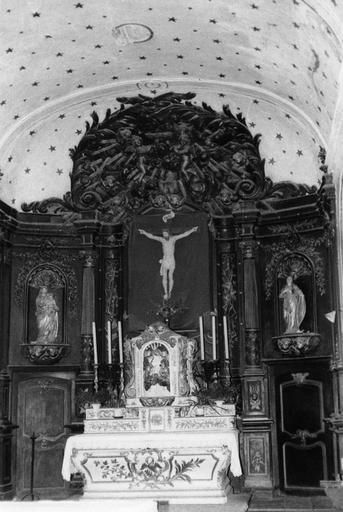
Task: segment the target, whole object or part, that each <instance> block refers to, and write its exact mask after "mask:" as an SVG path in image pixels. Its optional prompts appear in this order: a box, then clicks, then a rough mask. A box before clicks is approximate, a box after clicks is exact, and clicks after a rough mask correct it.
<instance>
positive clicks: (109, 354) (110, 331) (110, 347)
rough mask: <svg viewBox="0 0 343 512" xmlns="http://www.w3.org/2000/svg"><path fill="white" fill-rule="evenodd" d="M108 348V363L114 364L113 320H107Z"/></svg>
mask: <svg viewBox="0 0 343 512" xmlns="http://www.w3.org/2000/svg"><path fill="white" fill-rule="evenodd" d="M107 350H108V364H112V329H111V322H110V321H109V320H108V321H107Z"/></svg>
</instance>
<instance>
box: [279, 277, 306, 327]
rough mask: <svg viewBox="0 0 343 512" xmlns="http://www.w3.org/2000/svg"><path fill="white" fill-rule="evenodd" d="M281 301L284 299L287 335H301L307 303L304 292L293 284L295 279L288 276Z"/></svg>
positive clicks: (281, 294) (281, 293)
mask: <svg viewBox="0 0 343 512" xmlns="http://www.w3.org/2000/svg"><path fill="white" fill-rule="evenodd" d="M279 297H280V299H283V317H284V320H285V323H286V331H285V334H288V333H299V332H302V331H301V330H300V325H301V323H302V321H303V320H304V317H305V313H306V301H305V296H304V294H303V292H302V290H301V289H300V288H299V286H297V285H296V284H295V283H294V282H293V277H292V276H288V277H287V279H286V284H285V286H284V287H283V288H282V290H281V292H280V295H279Z"/></svg>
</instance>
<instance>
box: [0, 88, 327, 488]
mask: <svg viewBox="0 0 343 512" xmlns="http://www.w3.org/2000/svg"><path fill="white" fill-rule="evenodd" d="M194 97H195V95H194V94H193V93H186V94H177V93H172V92H169V93H166V94H163V95H160V96H156V97H147V96H142V95H139V96H137V97H131V98H125V97H123V98H119V99H118V100H119V102H120V103H121V107H120V108H119V109H117V110H114V111H111V110H110V109H108V111H107V112H106V115H105V118H104V119H103V120H100V119H99V117H98V115H97V114H96V113H95V112H93V114H92V123H91V124H89V123H87V125H86V130H85V133H84V135H83V136H82V138H81V140H80V142H79V144H78V145H77V147H75V148H73V149H71V151H70V155H71V158H72V161H73V169H72V173H71V189H70V191H69V192H68V193H67V194H65V196H64V197H63V198H49V199H46V200H43V201H40V202H33V203H30V204H24V205H23V206H22V208H23V211H24V213H20V214H19V213H16V212H15V211H14V210H12V209H10V208H9V207H7V206H5V205H4V206H3V207H2V209H1V213H0V228H1V229H2V233H3V237H2V240H1V250H2V272H3V273H4V269H9V268H11V269H12V272H13V276H18V275H19V273H20V264H22V265H23V264H26V261H29V259H30V258H26V257H24V256H20V255H19V256H18V257H16V258H15V260H16V261H15V263H13V264H12V263H11V261H10V260H9V257H8V253H9V251H11V250H12V249H14V250H15V251H17V253H18V248H20V251H19V252H22V249H21V248H22V246H23V244H24V245H25V251H26V252H28V253H29V254H32V253H34V252H37V250H38V247H39V246H40V244H41V243H42V241H43V239H46V238H47V237H50V238H52V239H54V243H55V245H56V247H57V250H58V251H59V252H60V255H62V254H66V251H69V254H72V255H73V258H74V260H73V261H72V263H71V265H72V267H73V269H74V273H75V276H76V280H77V289H78V304H79V308H78V309H77V312H76V317H73V318H71V316H70V314H69V313H70V311H69V312H68V307H69V306H68V303H66V311H67V315H66V317H67V320H66V325H65V330H64V331H63V335H64V338H63V340H64V342H66V343H69V344H70V345H71V352H70V354H68V355H65V356H64V358H63V359H62V360H60V361H59V362H56V363H54V364H53V365H51V370H50V371H54V369H57V368H59V367H63V365H64V366H65V367H68V365H71V366H72V365H78V366H79V368H80V372H79V375H78V377H77V379H76V381H75V389H76V397H75V396H74V395H72V396H71V400H72V401H73V402H75V403H76V406H77V407H76V410H75V413H73V418H72V419H73V421H72V422H71V424H72V425H74V426H72V427H71V428H73V429H76V428H78V427H77V426H76V425H77V422H78V421H80V419H82V414H81V412H82V411H81V409H82V408H83V406H84V405H85V402H86V401H89V400H90V399H91V396H92V386H93V378H94V373H93V354H92V321H95V322H96V326H97V340H98V350H99V354H98V355H99V363H100V367H99V377H100V381H99V385H100V386H102V389H103V390H105V391H106V386H107V384H108V383H109V380H110V375H111V372H112V374H113V371H114V372H115V371H116V370H115V368H114V366H115V364H116V362H117V361H118V357H119V351H118V329H117V327H118V325H117V322H118V320H120V319H121V320H123V327H124V337H125V335H128V336H131V337H133V336H137V335H139V334H140V333H139V332H130V329H129V322H128V320H127V319H128V317H130V314H131V313H132V311H130V301H129V299H128V297H129V293H128V283H129V275H130V258H129V257H128V253H129V247H130V243H131V242H132V236H131V235H130V233H131V229H132V226H133V225H138V224H135V223H137V221H138V222H140V221H141V220H142V219H148V217H149V216H151V217H154V218H155V219H157V220H158V226H159V229H160V230H161V232H162V228H170V227H171V228H172V230H173V229H176V228H175V226H177V220H178V218H180V219H181V217H182V216H187V215H189V216H191V215H193V216H196V215H201V216H202V219H206V220H207V224H208V231H207V233H206V235H207V238H206V240H207V241H206V246H204V248H203V249H202V251H203V254H204V258H205V259H206V262H207V267H208V272H207V273H206V277H203V276H201V277H203V279H206V287H207V288H206V289H207V290H208V297H207V299H208V305H207V306H206V307H208V310H207V311H203V316H204V337H205V355H206V358H211V342H212V339H211V336H212V333H211V318H212V317H211V314H212V315H213V314H214V315H216V319H217V322H216V326H217V333H216V334H217V354H218V364H217V365H216V369H217V370H218V371H217V374H216V379H215V380H212V381H211V382H210V387H211V392H212V393H213V394H214V395H215V394H216V393H218V392H220V393H223V390H224V395H225V396H223V398H224V399H226V400H227V401H230V402H234V403H235V404H236V407H237V410H238V411H239V412H240V413H241V417H242V423H241V429H242V433H243V437H242V439H243V442H242V447H243V449H242V454H241V455H242V459H243V461H244V467H245V477H246V482H247V485H249V486H260V485H265V486H272V485H274V486H277V485H278V482H279V480H278V476H277V474H278V472H279V468H280V467H281V462H280V461H279V459H278V455H277V454H276V452H275V450H274V451H273V448H272V447H273V444H276V443H277V433H276V430H275V427H274V426H273V422H275V421H276V412H275V407H274V405H275V404H274V398H273V393H272V394H271V396H270V394H269V390H270V389H272V388H273V386H274V381H273V380H272V378H270V376H269V373H270V372H269V369H270V368H272V367H274V366H273V365H278V364H279V363H280V364H281V363H282V362H284V361H285V358H288V357H289V359H290V369H291V366H292V364H293V363H292V361H293V360H294V361H295V360H297V361H298V363H297V365H298V364H299V361H300V363H301V362H302V361H305V360H306V361H308V360H310V358H311V357H313V358H317V359H319V360H323V361H324V360H325V361H326V360H327V359H328V357H330V355H333V357H334V358H335V354H336V352H337V351H336V347H335V342H334V339H335V337H334V328H333V327H332V325H330V324H329V323H328V321H327V320H326V319H325V316H324V315H325V314H326V313H328V312H329V311H332V310H333V309H335V306H334V298H333V297H334V292H333V290H334V287H335V274H334V264H333V262H334V246H333V240H334V238H333V233H332V223H333V221H334V188H333V185H332V181H331V177H330V175H329V174H328V173H327V169H326V168H325V165H324V162H322V166H321V169H322V171H323V181H322V184H321V185H320V186H319V188H317V187H314V186H311V187H310V186H307V185H303V184H296V183H291V182H279V183H273V182H272V181H271V180H270V179H269V178H268V177H266V176H265V171H264V160H263V159H262V158H261V155H260V152H259V141H260V136H259V135H255V136H253V135H252V134H251V133H250V131H249V129H248V127H247V124H246V121H245V119H244V118H243V116H242V115H241V114H238V115H237V116H235V115H234V114H233V113H232V112H231V111H230V109H229V107H228V106H224V107H223V111H222V112H216V111H215V110H213V109H212V108H211V107H210V106H209V105H206V104H202V105H196V104H195V103H194V102H192V100H193V99H194ZM321 155H322V153H321ZM38 224H39V226H38V227H37V225H38ZM15 226H16V228H15ZM156 226H157V224H156ZM173 226H174V227H173ZM189 226H191V225H189ZM177 229H179V231H178V232H177V233H176V232H174V233H173V234H179V233H180V232H181V227H180V226H177ZM147 231H148V229H147ZM161 232H160V233H157V232H154V234H155V235H156V234H159V235H161ZM172 232H173V231H172ZM130 240H131V242H130ZM190 240H191V239H190V238H189V240H188V239H187V243H188V242H189V241H190ZM184 243H186V242H184ZM68 247H69V248H68ZM185 247H187V246H185ZM131 249H132V247H131ZM131 249H130V250H131ZM133 249H134V247H133ZM6 255H7V256H6ZM176 257H177V249H176ZM25 258H26V259H25ZM61 261H62V262H63V260H61ZM43 263H44V262H43ZM178 265H179V267H178ZM180 265H182V263H180V262H178V261H177V260H176V270H175V272H176V273H175V280H176V279H178V276H177V271H178V268H180ZM25 268H27V271H28V272H31V271H32V270H33V266H32V268H31V267H30V268H28V267H25ZM289 273H291V274H292V276H293V277H294V281H295V284H297V286H298V287H299V288H300V289H302V291H303V293H304V295H305V298H306V305H307V309H306V316H305V318H304V323H303V326H302V327H301V329H304V330H305V331H309V332H311V333H314V334H316V335H318V337H317V338H316V343H315V344H314V345H313V347H311V350H307V351H306V350H305V351H304V350H303V351H301V350H300V351H299V350H298V351H297V350H294V349H289V351H288V353H285V352H282V351H280V350H279V348H278V346H277V344H276V343H275V341H273V338H275V337H280V336H282V335H283V332H284V331H283V330H284V324H283V319H282V305H281V303H280V299H279V294H280V292H281V289H282V287H283V286H284V284H285V280H286V279H287V277H288V275H289ZM2 275H4V274H2ZM70 275H71V274H70ZM179 277H180V275H179ZM156 279H157V280H158V285H159V286H160V290H161V285H160V280H161V276H159V275H158V274H157V276H156ZM3 282H4V283H5V281H4V280H3ZM6 283H7V284H5V285H4V286H5V287H4V292H3V293H7V294H8V295H9V296H11V297H12V298H11V301H12V303H13V307H14V308H17V309H15V311H18V314H20V315H22V316H24V310H25V308H24V307H23V306H21V305H18V304H16V303H15V302H14V289H13V284H11V283H10V282H6ZM184 284H185V286H187V290H188V291H189V290H190V293H193V294H196V293H197V292H198V290H199V287H198V286H197V280H196V279H193V281H192V285H191V286H190V285H189V283H186V281H185V283H184ZM179 285H180V286H182V282H181V281H179ZM74 288H75V287H74ZM69 289H70V288H69ZM177 289H178V288H177V287H176V285H175V293H176V290H177ZM202 290H204V288H202ZM159 293H160V292H159ZM178 293H179V292H178ZM201 293H204V292H203V291H202V292H201ZM64 300H65V299H64ZM180 304H181V306H180ZM25 307H26V305H25ZM183 307H187V303H186V304H182V302H180V301H179V300H178V297H177V296H175V297H173V294H172V295H171V297H170V298H167V299H165V300H163V297H162V295H161V302H160V303H159V304H156V313H155V314H156V320H158V319H160V320H163V321H164V322H166V323H167V324H168V323H169V324H170V323H171V324H172V323H173V319H175V318H176V315H178V314H180V308H183ZM5 313H6V312H5V311H4V313H3V314H5ZM189 313H190V314H191V313H193V314H194V316H197V315H198V312H196V313H195V312H194V311H192V310H191V311H190V312H189V311H188V314H189ZM224 315H226V316H227V325H228V340H229V371H228V364H227V363H228V361H226V362H225V351H224V334H223V316H224ZM179 318H182V317H179ZM107 321H110V322H111V332H110V337H111V341H112V357H113V361H114V363H115V364H114V366H112V367H110V366H109V365H107V366H106V362H107V334H106V330H105V325H106V322H107ZM139 322H142V324H143V325H142V329H141V331H143V330H144V315H142V318H140V319H139ZM139 322H138V323H136V324H135V325H139ZM148 323H149V322H148V321H147V320H146V321H145V324H148ZM24 325H25V324H24V323H23V325H22V324H21V323H19V324H18V325H10V326H8V331H9V336H7V335H6V336H7V337H6V336H5V338H6V339H7V340H8V343H7V345H6V344H5V345H4V347H5V348H1V349H0V350H2V352H1V354H2V361H3V367H4V368H6V366H7V365H8V364H10V365H12V366H23V367H24V366H26V365H27V364H28V362H27V360H25V359H24V358H21V356H20V354H19V352H20V351H19V350H18V340H24V339H27V333H25V332H24ZM196 325H197V324H196V322H194V324H193V325H192V324H191V323H190V324H189V325H187V329H186V330H187V333H185V332H184V329H183V327H184V326H183V325H182V321H180V325H179V326H178V331H179V332H180V334H182V335H184V334H187V335H189V336H190V337H195V338H197V337H198V336H199V333H198V332H197V328H196ZM76 332H77V334H76ZM295 338H296V336H295V335H293V336H290V342H289V346H290V347H294V346H295V348H297V344H298V345H299V340H298V339H297V341H296V342H295V341H294V340H295ZM283 341H284V340H283ZM317 341H318V343H317ZM285 343H286V342H284V345H285ZM287 343H288V342H287ZM294 364H295V363H294ZM37 371H39V369H38V370H37ZM271 373H272V372H271ZM6 379H7V377H6ZM6 379H4V382H5V384H4V386H5V387H6V386H7V380H6ZM228 380H229V381H230V386H222V385H220V383H223V382H228ZM6 389H7V388H6ZM105 394H106V393H105ZM104 396H105V395H103V397H104ZM104 400H106V397H105V398H104ZM6 414H7V415H8V411H7V413H6ZM5 416H6V415H5ZM14 417H15V416H14ZM272 468H273V469H272ZM281 470H282V469H281Z"/></svg>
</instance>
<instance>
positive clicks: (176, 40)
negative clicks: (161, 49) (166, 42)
mask: <svg viewBox="0 0 343 512" xmlns="http://www.w3.org/2000/svg"><path fill="white" fill-rule="evenodd" d="M173 41H175V42H176V43H179V42H180V41H181V39H180V38H179V37H174V39H173Z"/></svg>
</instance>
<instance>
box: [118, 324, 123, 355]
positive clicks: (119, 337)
mask: <svg viewBox="0 0 343 512" xmlns="http://www.w3.org/2000/svg"><path fill="white" fill-rule="evenodd" d="M118 341H119V363H120V364H121V363H122V362H123V331H122V326H121V321H120V320H118Z"/></svg>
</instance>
